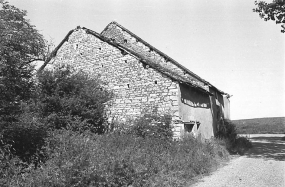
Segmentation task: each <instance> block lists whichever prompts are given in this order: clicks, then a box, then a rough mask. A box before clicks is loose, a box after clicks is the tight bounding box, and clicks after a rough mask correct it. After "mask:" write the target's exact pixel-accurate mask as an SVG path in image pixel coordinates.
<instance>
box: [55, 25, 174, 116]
mask: <svg viewBox="0 0 285 187" xmlns="http://www.w3.org/2000/svg"><path fill="white" fill-rule="evenodd" d="M51 62H52V65H53V66H58V65H60V64H68V65H70V66H72V67H73V68H75V69H76V70H82V71H84V72H87V73H88V74H89V75H91V76H93V77H98V76H99V78H100V79H101V80H102V81H103V82H105V83H106V84H107V88H108V89H110V90H112V91H113V92H114V95H115V96H114V99H113V100H112V105H110V106H108V107H107V114H108V116H109V118H110V120H111V119H115V120H126V119H128V118H130V117H134V116H139V115H140V114H141V112H142V110H143V109H144V108H147V107H151V106H157V107H158V111H159V112H161V113H170V114H172V115H173V116H174V117H175V116H179V114H178V92H179V91H178V90H179V85H178V83H177V82H176V81H173V80H171V79H170V78H169V77H166V76H165V75H162V74H161V73H160V72H158V71H157V70H154V69H152V68H146V67H144V66H143V64H142V63H141V62H140V61H139V60H138V59H137V58H135V57H134V56H131V55H130V54H127V55H123V54H122V53H121V51H120V50H119V49H117V48H116V47H114V46H112V45H110V44H108V43H106V42H104V41H102V40H100V39H99V38H97V37H95V36H93V35H91V34H86V32H85V30H83V29H79V30H77V31H74V32H73V33H72V34H71V35H70V36H69V39H68V41H67V42H65V43H64V44H63V45H62V46H61V48H60V49H59V50H58V51H57V55H56V57H54V58H53V60H52V61H51Z"/></svg>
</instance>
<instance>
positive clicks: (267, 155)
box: [245, 136, 285, 161]
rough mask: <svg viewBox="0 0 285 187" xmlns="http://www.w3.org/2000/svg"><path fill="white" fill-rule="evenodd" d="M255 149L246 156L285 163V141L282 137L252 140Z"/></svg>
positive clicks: (254, 138) (255, 138)
mask: <svg viewBox="0 0 285 187" xmlns="http://www.w3.org/2000/svg"><path fill="white" fill-rule="evenodd" d="M250 139H251V141H252V145H253V148H252V149H251V150H250V151H249V152H247V153H246V154H245V155H246V156H248V157H250V158H263V159H273V160H277V161H285V141H284V140H282V137H262V136H261V137H253V138H250Z"/></svg>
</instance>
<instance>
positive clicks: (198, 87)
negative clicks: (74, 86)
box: [37, 26, 212, 95]
mask: <svg viewBox="0 0 285 187" xmlns="http://www.w3.org/2000/svg"><path fill="white" fill-rule="evenodd" d="M78 29H83V30H85V31H86V33H87V34H91V35H94V36H96V37H97V38H99V39H100V40H102V41H104V42H107V43H108V44H110V45H112V46H114V47H116V48H118V49H119V50H124V51H126V52H127V53H130V54H132V55H133V56H135V57H136V58H138V59H139V60H140V61H141V62H142V63H146V64H147V65H149V66H151V67H152V68H153V69H156V70H157V71H159V72H160V73H162V74H164V75H166V76H168V77H170V78H172V79H174V80H176V81H180V82H184V83H185V84H188V85H190V86H192V87H194V88H197V89H198V90H200V91H202V92H204V93H206V94H209V95H212V93H210V92H209V91H207V90H205V89H204V88H202V87H200V86H199V85H196V84H193V83H192V82H191V81H190V82H189V80H187V81H186V80H184V79H185V78H183V77H180V76H178V78H179V79H177V77H176V78H175V77H174V75H171V72H169V71H170V70H168V73H166V72H165V71H164V70H162V69H158V67H154V65H153V64H152V63H149V62H148V61H149V60H147V59H145V58H143V57H141V55H139V54H137V53H136V52H134V51H133V50H130V49H128V48H126V47H124V46H122V45H121V44H119V43H117V42H115V41H112V40H111V39H109V38H107V37H105V36H103V35H101V34H99V33H97V32H95V31H93V30H91V29H88V28H86V27H82V28H81V27H80V26H77V27H76V28H75V29H72V30H70V31H69V32H68V34H67V35H66V36H65V37H64V39H63V40H62V41H61V42H60V43H59V45H58V46H57V47H56V48H55V49H54V50H53V51H52V52H51V53H50V55H49V56H48V58H47V59H46V61H45V62H44V64H43V65H42V66H41V67H40V68H39V70H38V71H37V73H40V72H41V71H42V70H43V69H44V68H45V66H46V65H47V64H48V63H49V62H50V61H51V59H52V58H53V57H55V56H56V54H57V51H58V50H59V49H60V47H61V46H62V45H63V44H64V42H66V41H68V39H69V36H70V35H71V34H72V33H73V32H74V31H76V30H78ZM169 73H170V74H169Z"/></svg>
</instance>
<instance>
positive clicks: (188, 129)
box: [184, 123, 195, 132]
mask: <svg viewBox="0 0 285 187" xmlns="http://www.w3.org/2000/svg"><path fill="white" fill-rule="evenodd" d="M194 125H195V124H194V123H184V131H185V132H192V130H193V127H194Z"/></svg>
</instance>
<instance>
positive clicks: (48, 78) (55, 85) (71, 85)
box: [34, 66, 112, 134]
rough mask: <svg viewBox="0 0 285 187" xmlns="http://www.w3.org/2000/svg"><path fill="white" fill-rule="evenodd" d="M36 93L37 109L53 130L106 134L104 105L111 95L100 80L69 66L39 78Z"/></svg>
mask: <svg viewBox="0 0 285 187" xmlns="http://www.w3.org/2000/svg"><path fill="white" fill-rule="evenodd" d="M37 94H38V95H37V97H36V98H37V100H36V104H35V107H34V108H35V109H36V110H37V111H38V112H39V118H41V119H44V121H45V122H44V123H45V124H47V125H48V126H49V127H50V128H51V129H61V128H71V129H72V130H75V131H84V130H89V131H91V132H93V133H99V134H100V133H103V132H104V130H105V126H104V123H105V121H106V120H105V114H104V113H105V110H104V109H105V103H106V102H108V101H109V100H110V99H111V97H112V94H111V93H110V92H109V91H107V90H106V89H105V88H103V87H102V83H101V82H100V81H99V80H98V79H92V78H90V77H89V76H88V75H87V74H85V73H83V72H74V71H73V70H72V68H70V67H64V66H62V67H59V68H56V69H55V70H53V71H49V70H45V71H43V72H42V73H41V74H40V75H39V80H38V85H37Z"/></svg>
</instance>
